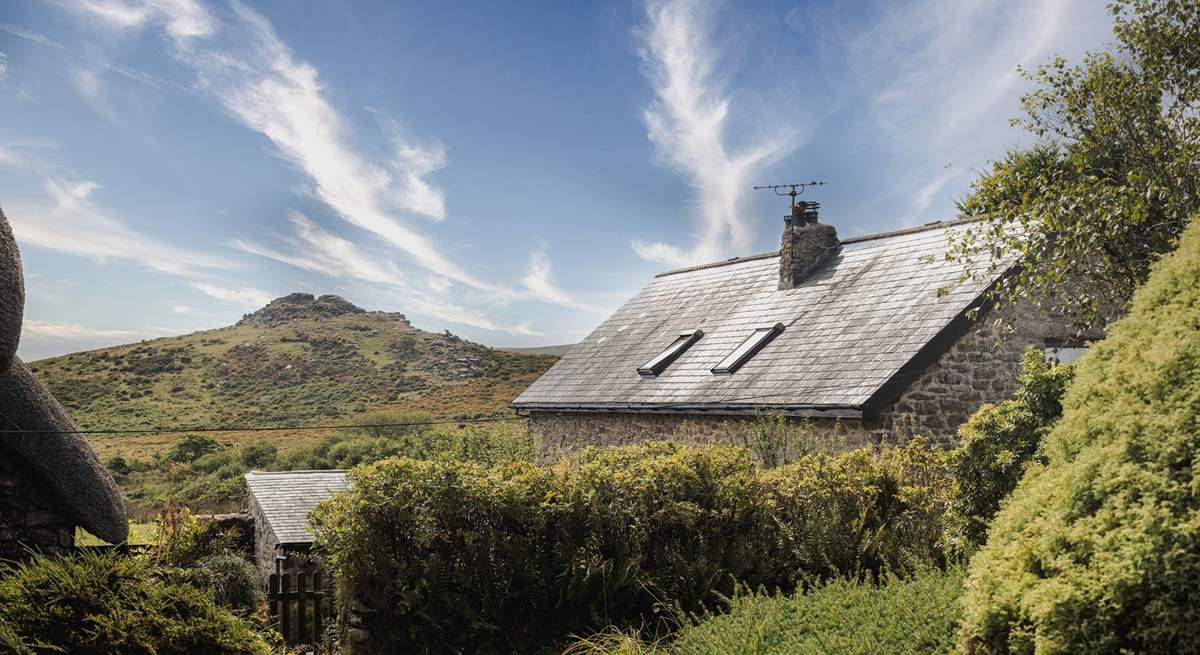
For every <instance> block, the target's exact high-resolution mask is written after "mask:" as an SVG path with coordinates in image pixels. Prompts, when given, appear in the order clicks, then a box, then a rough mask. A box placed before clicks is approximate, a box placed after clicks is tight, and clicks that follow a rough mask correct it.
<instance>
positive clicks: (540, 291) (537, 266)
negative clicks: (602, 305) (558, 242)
mask: <svg viewBox="0 0 1200 655" xmlns="http://www.w3.org/2000/svg"><path fill="white" fill-rule="evenodd" d="M523 282H524V283H525V288H526V289H528V290H529V292H530V293H532V294H533V296H534V297H535V298H538V299H540V300H544V301H546V302H549V303H552V304H555V305H560V306H562V307H569V308H571V309H579V310H582V311H585V312H597V313H604V310H602V309H598V308H596V307H594V306H592V305H589V304H587V303H585V302H582V301H580V300H578V299H577V298H575V297H574V296H572V295H571V294H569V293H567V292H566V291H564V290H563V289H561V288H559V286H558V285H557V284H556V283H555V282H554V271H553V268H552V266H551V264H550V257H549V256H548V255H547V254H546V251H545V249H544V248H543V249H539V250H535V251H533V253H532V254H531V255H530V257H529V272H528V273H526V274H525V279H524V280H523Z"/></svg>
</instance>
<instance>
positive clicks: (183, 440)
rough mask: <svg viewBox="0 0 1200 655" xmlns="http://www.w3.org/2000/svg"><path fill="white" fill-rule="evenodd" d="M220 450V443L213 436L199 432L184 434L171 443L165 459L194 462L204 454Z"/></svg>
mask: <svg viewBox="0 0 1200 655" xmlns="http://www.w3.org/2000/svg"><path fill="white" fill-rule="evenodd" d="M218 450H221V444H219V443H217V442H216V441H215V440H214V439H213V438H211V437H206V436H204V435H199V434H186V435H184V436H182V437H180V438H179V441H176V442H175V443H174V444H172V445H171V449H170V450H168V451H167V459H169V460H171V461H172V462H194V461H196V460H198V459H200V458H201V457H203V456H204V455H207V454H209V453H215V452H217V451H218Z"/></svg>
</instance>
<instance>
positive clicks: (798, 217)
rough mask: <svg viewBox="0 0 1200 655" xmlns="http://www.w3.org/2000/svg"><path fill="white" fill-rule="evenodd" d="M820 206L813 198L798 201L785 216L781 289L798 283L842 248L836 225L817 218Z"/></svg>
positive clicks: (780, 268) (781, 256)
mask: <svg viewBox="0 0 1200 655" xmlns="http://www.w3.org/2000/svg"><path fill="white" fill-rule="evenodd" d="M819 209H820V205H819V204H818V203H815V202H797V203H796V204H795V205H794V206H793V207H792V214H791V216H788V217H786V218H785V219H784V227H783V239H782V241H781V242H780V244H779V288H780V289H792V288H795V287H798V286H800V284H801V283H803V282H804V280H805V279H807V278H808V276H809V275H812V273H813V272H814V271H816V270H817V269H818V268H819V267H820V266H821V265H822V264H824V263H825V262H826V261H827V260H828V259H829V258H831V257H833V256H834V255H835V254H837V252H838V250H840V249H841V242H840V241H839V240H838V236H837V228H835V227H833V226H832V225H828V224H826V223H820V222H818V221H817V211H818V210H819Z"/></svg>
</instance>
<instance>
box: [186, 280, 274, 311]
mask: <svg viewBox="0 0 1200 655" xmlns="http://www.w3.org/2000/svg"><path fill="white" fill-rule="evenodd" d="M192 288H193V289H195V290H197V291H199V292H201V293H203V294H205V295H208V296H211V297H213V298H216V299H217V300H220V301H221V302H227V303H230V304H232V305H241V306H242V307H250V308H254V309H257V308H259V307H262V306H263V305H265V304H267V303H269V302H271V300H273V299H274V296H272V295H271V294H270V293H269V292H267V291H263V290H262V289H255V288H253V287H232V288H231V287H223V286H219V285H216V284H211V283H208V282H193V283H192Z"/></svg>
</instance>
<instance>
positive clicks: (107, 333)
mask: <svg viewBox="0 0 1200 655" xmlns="http://www.w3.org/2000/svg"><path fill="white" fill-rule="evenodd" d="M21 333H22V335H23V336H28V337H32V338H35V339H36V338H46V337H48V338H53V339H88V338H97V337H99V338H104V339H138V338H141V337H142V336H144V333H141V332H137V331H134V330H107V329H103V328H92V327H86V326H83V325H77V324H75V323H51V322H48V321H34V320H26V321H24V322H23V323H22V324H21Z"/></svg>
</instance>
